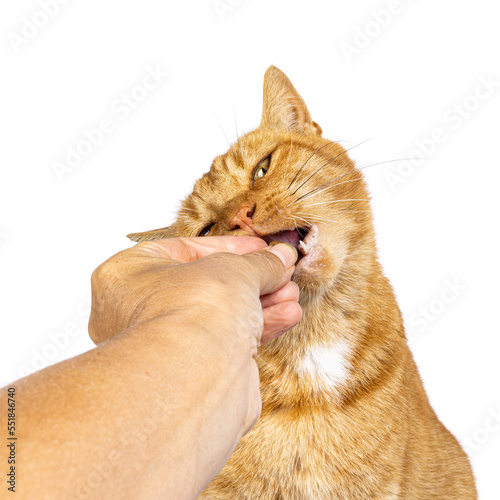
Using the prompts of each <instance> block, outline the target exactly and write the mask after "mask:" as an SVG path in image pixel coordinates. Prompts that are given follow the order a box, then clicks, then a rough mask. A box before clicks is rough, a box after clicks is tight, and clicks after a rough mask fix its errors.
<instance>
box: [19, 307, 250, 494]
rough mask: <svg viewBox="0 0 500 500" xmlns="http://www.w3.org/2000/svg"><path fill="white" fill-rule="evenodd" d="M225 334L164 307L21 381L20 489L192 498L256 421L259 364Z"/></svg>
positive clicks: (21, 491)
mask: <svg viewBox="0 0 500 500" xmlns="http://www.w3.org/2000/svg"><path fill="white" fill-rule="evenodd" d="M223 334H224V332H214V331H210V329H209V330H208V331H207V329H206V328H204V327H203V326H201V325H200V324H198V325H197V324H190V325H189V324H186V319H185V317H181V318H178V317H176V316H175V315H170V316H163V317H161V318H157V319H155V320H154V321H151V322H147V323H144V324H141V325H138V326H136V327H135V328H133V329H130V330H128V331H127V332H125V333H123V334H121V335H119V336H118V337H116V338H115V339H113V340H111V341H109V342H108V343H106V344H104V345H102V346H100V347H99V348H97V349H94V350H92V351H89V352H87V353H85V354H83V355H81V356H78V357H76V358H73V359H71V360H68V361H65V362H63V363H59V364H58V365H55V366H53V367H51V368H49V369H47V370H44V371H42V372H39V373H37V374H34V375H32V376H31V377H28V378H26V379H23V380H20V381H19V382H17V383H16V384H15V385H16V389H17V394H18V405H19V418H20V420H19V440H20V442H22V446H23V453H22V454H20V456H19V460H20V469H19V470H20V471H22V473H23V475H24V477H25V481H23V484H22V487H20V488H19V494H20V496H21V498H34V497H36V498H54V495H55V496H58V495H59V494H60V495H61V496H62V495H63V494H64V493H67V494H69V495H70V498H71V496H73V497H76V496H77V493H78V491H77V490H78V489H82V488H90V489H92V495H93V498H100V497H103V498H104V497H105V498H128V497H130V498H155V497H156V496H159V495H160V494H161V496H162V498H175V499H181V498H193V497H194V496H195V494H196V493H198V492H199V491H200V489H202V488H203V486H204V485H205V484H206V483H207V482H208V481H209V480H210V479H211V478H212V477H213V476H215V475H216V474H217V472H218V470H220V468H221V467H222V465H223V464H224V463H225V461H226V460H227V458H228V457H229V455H230V453H231V452H232V450H233V449H234V447H235V446H236V444H237V442H238V440H239V438H240V437H241V435H242V434H243V433H244V431H245V430H246V429H247V428H248V426H249V425H250V424H251V423H252V422H246V423H244V421H245V420H246V419H247V414H248V406H249V405H250V404H252V402H251V401H248V400H247V399H245V396H244V395H248V389H245V388H244V387H243V385H245V384H248V379H249V374H248V371H249V370H254V371H255V373H254V375H255V376H257V373H256V372H257V370H256V367H255V364H254V362H253V360H252V358H251V355H250V354H249V350H250V349H248V346H247V349H245V348H244V347H243V345H242V344H241V342H246V341H245V340H244V339H242V338H239V339H238V338H237V340H236V342H239V344H235V343H234V342H235V341H234V339H233V338H232V337H228V336H225V335H223ZM229 339H231V340H229ZM68 395H70V396H68ZM247 397H248V396H247ZM62 467H63V468H64V471H65V472H64V474H61V475H60V476H59V477H58V480H57V481H54V471H57V470H58V469H59V470H60V469H61V468H62ZM99 476H100V479H99ZM104 476H105V477H104ZM28 478H29V479H28ZM20 486H21V485H20Z"/></svg>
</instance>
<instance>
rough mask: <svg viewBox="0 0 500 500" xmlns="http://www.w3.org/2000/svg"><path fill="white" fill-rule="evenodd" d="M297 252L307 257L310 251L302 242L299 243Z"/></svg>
mask: <svg viewBox="0 0 500 500" xmlns="http://www.w3.org/2000/svg"><path fill="white" fill-rule="evenodd" d="M298 247H299V250H300V251H301V252H302V253H303V254H304V255H307V254H308V253H309V250H310V249H311V248H310V247H309V245H306V244H305V243H304V242H303V241H302V240H300V241H299V244H298Z"/></svg>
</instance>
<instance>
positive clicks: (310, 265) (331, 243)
mask: <svg viewBox="0 0 500 500" xmlns="http://www.w3.org/2000/svg"><path fill="white" fill-rule="evenodd" d="M215 235H234V236H240V235H252V236H256V237H260V238H262V239H264V240H265V241H267V242H268V243H269V242H271V241H275V240H276V241H286V242H288V243H291V244H292V245H293V246H295V247H296V248H297V249H298V251H299V260H298V262H297V265H296V270H295V274H294V277H293V279H294V281H295V282H296V283H297V284H298V285H299V287H300V288H301V290H304V291H307V292H318V291H320V290H323V289H325V288H327V287H330V286H332V284H333V283H334V282H335V281H336V280H337V281H338V280H339V279H342V277H345V276H346V273H345V272H344V273H343V271H345V270H346V269H347V267H348V264H349V265H350V267H352V266H353V265H354V266H356V265H358V264H359V259H358V260H356V258H355V257H356V255H358V256H359V255H362V254H365V255H366V254H367V248H370V247H373V246H374V245H373V241H372V240H373V232H372V222H371V213H370V209H369V206H368V193H367V190H366V186H365V183H364V180H363V179H362V174H361V172H360V171H359V170H356V168H355V166H354V163H353V162H352V161H351V160H350V158H349V157H348V156H347V153H346V150H345V149H344V148H343V147H342V146H340V145H339V144H337V143H335V142H332V141H329V140H327V139H325V138H323V137H322V130H321V127H320V126H319V125H318V124H317V123H315V122H314V121H313V120H312V118H311V115H310V113H309V110H308V109H307V107H306V105H305V103H304V101H303V99H302V97H301V96H300V95H299V94H298V92H297V91H296V90H295V88H294V87H293V85H292V83H291V82H290V80H289V79H288V78H287V77H286V75H285V74H284V73H282V72H281V71H280V70H279V69H278V68H276V67H274V66H271V67H270V68H269V69H268V70H267V71H266V74H265V77H264V104H263V111H262V120H261V123H260V125H259V127H258V128H257V129H256V130H254V131H253V132H250V133H248V134H246V135H244V136H242V137H240V138H239V139H238V140H237V141H236V142H235V143H234V144H233V145H232V146H231V147H230V149H229V151H227V152H226V153H225V154H223V155H221V156H218V157H217V158H215V160H214V161H213V163H212V166H211V168H210V171H209V172H207V173H206V174H205V175H203V177H201V179H199V180H198V181H197V182H196V183H195V186H194V189H193V192H192V193H191V194H190V195H189V196H187V198H186V199H185V200H184V201H183V202H182V205H181V208H180V210H179V213H178V217H177V220H176V221H175V222H174V223H173V224H172V225H171V226H169V227H166V228H162V229H157V230H153V231H147V232H144V233H134V234H130V235H129V238H130V239H132V240H133V241H136V242H140V241H146V240H153V239H160V238H172V237H180V236H215ZM368 253H370V252H368Z"/></svg>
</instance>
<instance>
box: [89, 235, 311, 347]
mask: <svg viewBox="0 0 500 500" xmlns="http://www.w3.org/2000/svg"><path fill="white" fill-rule="evenodd" d="M250 252H251V253H250ZM277 253H280V254H282V255H284V259H285V261H286V262H287V269H285V266H284V265H283V264H282V262H281V261H280V260H279V258H278V257H277V256H276V254H277ZM295 261H296V253H294V250H293V249H292V248H291V247H288V246H286V245H276V246H274V247H272V248H269V247H267V245H266V243H265V242H264V241H263V240H261V239H259V238H255V237H246V236H238V237H236V236H220V237H205V238H172V239H165V240H156V241H149V242H144V243H139V244H138V245H136V246H134V247H132V248H130V249H127V250H124V251H122V252H119V253H118V254H116V255H114V256H113V257H111V258H110V259H108V260H107V261H106V262H104V263H103V264H101V265H100V266H99V267H98V268H97V269H96V270H95V271H94V273H93V275H92V309H91V315H90V322H89V334H90V337H91V338H92V340H93V341H94V342H95V343H101V342H103V341H105V340H108V339H109V338H111V337H114V336H115V335H117V334H119V333H121V332H122V331H124V330H126V329H128V328H130V327H132V326H134V325H137V324H139V323H142V322H145V321H149V320H152V319H154V318H156V317H159V316H162V315H165V314H169V313H171V312H173V311H175V312H182V313H184V314H186V315H187V316H188V317H190V320H191V321H193V320H194V321H201V322H202V323H204V324H207V321H208V322H210V321H211V320H213V319H215V320H220V321H216V322H215V325H216V327H217V328H221V327H222V323H223V319H224V318H225V319H226V321H227V326H228V327H230V328H233V329H234V328H236V329H237V330H238V331H240V333H243V334H244V335H246V334H251V335H254V337H255V340H256V345H258V344H260V343H261V342H267V341H269V340H271V339H273V338H275V337H277V336H278V335H279V334H281V333H283V332H284V331H286V330H288V329H290V328H291V327H292V326H294V325H295V324H297V323H298V322H299V321H300V318H301V315H302V312H301V309H300V306H299V305H298V302H297V301H298V295H299V292H298V288H297V286H296V285H295V283H293V282H291V281H290V279H291V276H292V274H293V271H294V263H295ZM259 299H260V300H259ZM197 313H198V314H197ZM242 330H243V331H242Z"/></svg>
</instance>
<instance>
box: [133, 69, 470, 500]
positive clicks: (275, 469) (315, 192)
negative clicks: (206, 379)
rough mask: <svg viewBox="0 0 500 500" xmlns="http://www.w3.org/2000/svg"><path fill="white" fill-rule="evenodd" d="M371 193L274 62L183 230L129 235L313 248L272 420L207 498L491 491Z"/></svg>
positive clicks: (279, 368)
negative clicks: (450, 422) (258, 106)
mask: <svg viewBox="0 0 500 500" xmlns="http://www.w3.org/2000/svg"><path fill="white" fill-rule="evenodd" d="M368 199H369V195H368V191H367V188H366V185H365V182H364V180H363V176H362V174H361V172H360V171H359V170H356V168H355V166H354V163H353V162H352V161H351V160H350V159H349V157H348V156H347V154H346V150H345V149H344V148H342V147H341V146H340V145H339V144H336V143H334V142H331V141H329V140H327V139H324V138H323V137H322V130H321V128H320V127H319V125H317V124H316V123H315V122H314V121H312V119H311V115H310V114H309V111H308V109H307V107H306V105H305V103H304V101H303V100H302V98H301V97H300V95H299V94H298V93H297V91H296V90H295V88H294V87H293V85H292V84H291V82H290V81H289V80H288V78H287V77H286V76H285V75H284V74H283V73H282V72H281V71H280V70H279V69H277V68H276V67H274V66H271V67H270V68H269V69H268V70H267V72H266V75H265V79H264V107H263V113H262V121H261V123H260V126H259V128H257V129H256V130H254V131H253V132H250V133H248V134H246V135H244V136H243V137H240V138H239V139H238V141H237V142H236V143H234V144H233V145H232V146H231V148H230V149H229V151H228V152H227V153H226V154H224V155H222V156H219V157H217V158H216V159H215V160H214V162H213V164H212V167H211V169H210V171H209V172H208V173H206V174H205V175H204V176H203V177H202V178H201V179H199V180H198V181H197V182H196V184H195V186H194V190H193V192H192V194H191V195H189V196H188V197H187V198H186V199H185V200H184V201H183V203H182V207H181V209H180V211H179V214H178V218H177V220H176V222H175V223H174V224H173V225H172V226H170V227H167V228H164V229H158V230H154V231H148V232H146V233H136V234H132V235H129V237H130V238H131V239H132V240H133V241H144V240H151V239H158V238H169V237H178V236H197V235H200V236H205V235H225V234H230V235H248V234H250V235H255V236H258V237H261V238H263V239H264V240H266V241H267V242H270V241H273V240H280V241H286V242H289V243H291V244H293V245H294V246H295V247H296V248H298V250H299V256H300V258H299V260H298V262H297V265H296V271H295V274H294V277H293V279H294V281H295V282H296V283H297V284H298V285H299V287H300V292H301V294H300V304H301V306H302V308H303V318H302V321H301V322H300V323H299V324H298V325H297V326H296V327H295V328H293V329H292V330H290V331H289V332H287V333H286V334H284V335H283V336H281V337H279V338H278V339H275V340H273V341H271V342H269V343H268V344H266V345H263V346H262V347H260V348H259V353H258V356H257V358H256V361H257V363H258V366H259V370H260V377H261V393H262V402H263V406H262V416H261V417H260V420H259V421H258V423H257V424H256V425H255V427H254V428H253V429H252V430H251V431H250V432H249V433H248V434H247V435H246V436H244V437H243V439H242V440H241V442H240V443H239V445H238V447H237V448H236V450H235V452H234V453H233V455H232V456H231V458H230V460H229V461H228V463H227V464H226V466H225V467H224V468H223V470H222V471H221V472H220V474H219V475H218V476H217V477H216V478H215V479H214V480H213V481H212V483H211V484H210V485H209V486H208V487H207V489H206V490H205V491H204V492H203V493H202V494H201V496H200V497H199V498H200V499H204V500H205V499H211V500H212V499H213V500H215V499H217V500H226V499H227V500H240V499H241V500H243V499H245V500H271V499H272V500H278V499H283V500H285V499H286V500H322V499H325V500H326V499H328V500H332V499H343V500H363V499H386V500H388V499H396V498H402V499H411V500H419V499H421V500H430V499H439V500H465V499H475V498H477V493H476V488H475V483H474V477H473V474H472V470H471V466H470V464H469V461H468V459H467V456H466V454H465V453H464V451H463V450H462V449H461V447H460V445H459V444H458V442H457V440H456V439H455V438H454V437H453V435H452V434H451V433H450V432H449V431H448V430H447V429H446V428H445V427H444V426H443V424H442V423H441V422H440V421H439V420H438V418H437V416H436V414H435V413H434V411H433V409H432V408H431V406H430V404H429V401H428V399H427V396H426V393H425V391H424V388H423V386H422V382H421V379H420V376H419V374H418V371H417V368H416V366H415V362H414V360H413V357H412V354H411V352H410V350H409V348H408V345H407V342H406V337H405V332H404V329H403V323H402V319H401V314H400V311H399V308H398V305H397V303H396V300H395V297H394V293H393V290H392V288H391V285H390V284H389V281H388V280H387V278H386V277H385V276H384V274H383V271H382V268H381V266H380V263H379V262H378V259H377V249H376V245H375V235H374V229H373V224H372V213H371V211H370V208H369V202H368Z"/></svg>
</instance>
